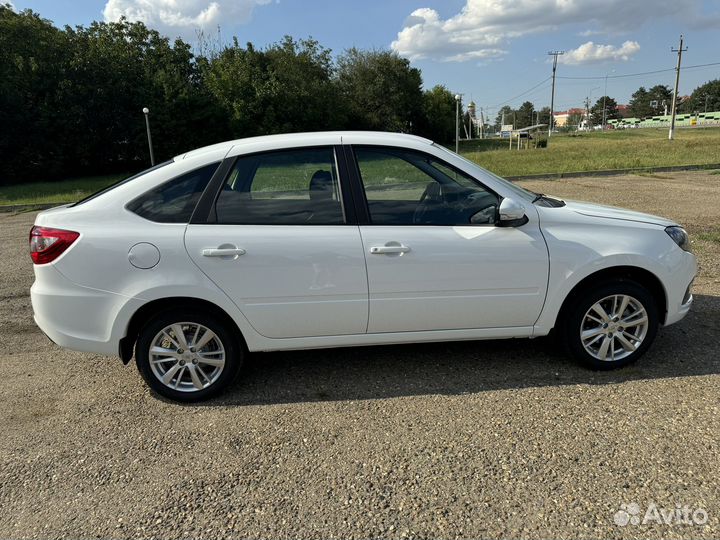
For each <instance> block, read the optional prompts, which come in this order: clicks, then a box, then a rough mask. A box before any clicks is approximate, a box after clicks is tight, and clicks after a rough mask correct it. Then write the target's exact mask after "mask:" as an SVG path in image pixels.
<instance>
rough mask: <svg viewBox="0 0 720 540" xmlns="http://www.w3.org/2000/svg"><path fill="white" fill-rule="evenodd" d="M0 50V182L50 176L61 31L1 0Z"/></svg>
mask: <svg viewBox="0 0 720 540" xmlns="http://www.w3.org/2000/svg"><path fill="white" fill-rule="evenodd" d="M0 55H2V61H0V125H2V126H3V128H2V129H0V156H2V159H1V160H0V183H6V182H9V181H10V180H11V179H13V180H21V179H23V178H29V177H31V176H32V175H35V174H39V173H41V174H43V176H46V177H51V176H52V175H54V174H56V173H57V172H58V167H57V163H56V160H54V159H53V158H52V154H53V152H54V150H53V149H54V142H55V140H54V137H53V131H52V130H53V128H54V122H53V117H52V112H53V111H52V102H53V100H54V94H55V92H56V89H57V88H58V86H59V85H60V84H61V70H60V69H59V67H60V66H63V65H65V64H66V63H67V41H66V39H65V36H64V35H63V33H62V32H61V31H59V30H58V29H57V28H55V27H54V26H53V25H52V23H51V22H50V21H48V20H46V19H42V18H41V17H40V16H39V15H38V14H37V13H34V12H32V11H30V10H25V11H23V12H21V13H15V12H14V11H13V10H12V9H10V7H9V6H8V5H5V6H3V5H0ZM58 112H59V114H60V115H62V114H63V111H58Z"/></svg>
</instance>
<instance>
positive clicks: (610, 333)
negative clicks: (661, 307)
mask: <svg viewBox="0 0 720 540" xmlns="http://www.w3.org/2000/svg"><path fill="white" fill-rule="evenodd" d="M649 325H650V322H649V319H648V314H647V311H646V309H645V307H644V306H643V305H642V303H641V302H640V301H639V300H637V299H636V298H634V297H632V296H630V295H626V294H614V295H611V296H606V297H605V298H603V299H601V300H598V301H597V302H595V303H594V304H593V305H592V306H590V309H588V310H587V312H586V313H585V316H584V317H583V319H582V323H581V324H580V340H581V342H582V344H583V347H584V348H585V350H586V351H587V352H588V354H590V355H591V356H592V357H593V358H595V359H596V360H601V361H603V362H614V361H616V360H622V359H623V358H626V357H628V356H630V355H631V354H633V353H634V352H635V351H636V350H637V349H638V348H639V347H640V345H642V342H643V340H644V339H645V336H646V335H647V332H648V328H649Z"/></svg>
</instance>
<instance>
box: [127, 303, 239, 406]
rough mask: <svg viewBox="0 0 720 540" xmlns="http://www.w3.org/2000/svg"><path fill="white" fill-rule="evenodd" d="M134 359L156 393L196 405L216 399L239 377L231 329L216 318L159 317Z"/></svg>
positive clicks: (142, 335)
mask: <svg viewBox="0 0 720 540" xmlns="http://www.w3.org/2000/svg"><path fill="white" fill-rule="evenodd" d="M135 357H136V362H137V366H138V369H139V370H140V374H141V375H142V377H143V379H145V382H146V383H147V384H148V386H150V388H152V389H153V390H154V391H155V392H157V393H158V394H160V395H162V396H164V397H166V398H169V399H172V400H175V401H183V402H193V401H202V400H204V399H208V398H210V397H212V396H214V395H216V394H217V393H219V392H220V391H221V390H223V389H224V388H225V387H226V386H227V385H228V384H230V383H231V382H232V381H233V380H234V379H235V377H236V376H237V373H238V371H239V369H240V364H241V360H242V350H241V348H240V346H239V344H238V342H237V339H236V337H235V335H234V334H233V333H232V332H231V330H230V329H228V328H227V327H226V325H225V324H224V323H223V322H222V321H220V320H218V319H217V318H216V317H214V316H213V315H211V314H205V313H202V312H195V311H191V310H187V311H185V310H177V311H169V312H165V313H161V314H159V315H157V316H156V317H154V318H153V319H152V320H150V321H149V322H148V323H147V324H146V325H145V326H144V327H143V329H142V330H141V331H140V335H139V336H138V341H137V346H136V352H135Z"/></svg>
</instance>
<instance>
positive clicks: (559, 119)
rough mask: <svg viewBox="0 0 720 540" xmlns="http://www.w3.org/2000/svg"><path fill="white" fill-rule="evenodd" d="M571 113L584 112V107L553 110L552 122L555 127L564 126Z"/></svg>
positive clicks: (581, 113)
mask: <svg viewBox="0 0 720 540" xmlns="http://www.w3.org/2000/svg"><path fill="white" fill-rule="evenodd" d="M573 114H580V115H584V114H585V109H578V108H575V109H568V110H567V111H555V112H554V113H553V123H554V125H555V127H564V126H566V125H567V123H568V118H570V116H571V115H573Z"/></svg>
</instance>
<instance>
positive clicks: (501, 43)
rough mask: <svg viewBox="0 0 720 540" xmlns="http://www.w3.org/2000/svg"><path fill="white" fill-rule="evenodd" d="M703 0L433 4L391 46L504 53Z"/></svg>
mask: <svg viewBox="0 0 720 540" xmlns="http://www.w3.org/2000/svg"><path fill="white" fill-rule="evenodd" d="M700 2H701V0H604V1H602V2H601V1H598V0H466V4H465V6H464V7H463V8H462V10H461V11H460V13H458V14H456V15H454V16H452V17H450V18H448V19H442V18H441V17H440V14H439V13H438V12H437V11H435V10H434V9H431V8H420V9H416V10H415V11H413V12H412V13H411V14H410V16H409V17H408V18H407V20H406V21H405V24H404V25H403V28H402V30H400V32H398V35H397V39H396V40H395V41H393V42H392V44H391V47H392V48H393V50H395V51H397V52H398V53H399V54H401V55H403V56H406V57H408V58H410V59H411V60H415V59H420V58H432V59H435V60H443V61H455V62H459V61H465V60H472V59H476V58H492V57H497V56H500V55H502V54H504V53H505V47H506V46H507V43H508V42H509V41H510V40H512V39H513V38H517V37H520V36H524V35H527V34H532V33H536V32H543V31H549V30H555V29H559V28H561V27H562V28H563V29H568V28H569V27H572V26H575V27H578V28H577V30H578V31H579V30H580V29H581V28H582V27H585V28H587V25H592V26H596V27H597V28H598V29H599V31H603V32H618V31H627V30H631V29H633V28H637V27H638V26H640V25H642V23H643V22H645V21H647V20H649V19H657V18H662V17H668V16H672V15H678V14H682V15H689V14H692V13H696V12H697V11H698V10H699V8H700V7H699V6H700Z"/></svg>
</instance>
